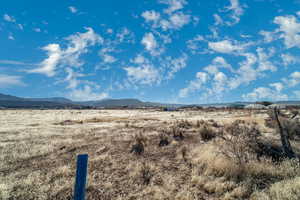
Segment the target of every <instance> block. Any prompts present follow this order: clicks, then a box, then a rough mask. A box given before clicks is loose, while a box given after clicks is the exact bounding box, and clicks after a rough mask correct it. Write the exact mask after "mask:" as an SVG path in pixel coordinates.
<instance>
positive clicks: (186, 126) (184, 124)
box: [175, 120, 193, 129]
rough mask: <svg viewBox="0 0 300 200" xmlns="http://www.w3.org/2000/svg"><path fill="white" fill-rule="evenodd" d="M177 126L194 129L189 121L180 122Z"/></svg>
mask: <svg viewBox="0 0 300 200" xmlns="http://www.w3.org/2000/svg"><path fill="white" fill-rule="evenodd" d="M175 126H177V127H178V128H183V129H189V128H191V127H193V124H192V123H191V122H190V121H188V120H180V121H177V122H176V125H175Z"/></svg>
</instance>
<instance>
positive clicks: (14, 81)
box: [0, 74, 25, 88]
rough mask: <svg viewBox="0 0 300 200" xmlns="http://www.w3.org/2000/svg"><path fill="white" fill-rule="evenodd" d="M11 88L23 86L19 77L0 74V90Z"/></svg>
mask: <svg viewBox="0 0 300 200" xmlns="http://www.w3.org/2000/svg"><path fill="white" fill-rule="evenodd" d="M13 86H25V83H24V82H23V81H22V77H21V76H13V75H6V74H0V88H9V87H13Z"/></svg>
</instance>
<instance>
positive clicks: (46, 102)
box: [0, 93, 182, 108]
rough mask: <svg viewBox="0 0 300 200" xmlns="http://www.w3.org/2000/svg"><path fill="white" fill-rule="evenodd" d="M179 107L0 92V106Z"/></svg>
mask: <svg viewBox="0 0 300 200" xmlns="http://www.w3.org/2000/svg"><path fill="white" fill-rule="evenodd" d="M161 106H171V107H179V106H182V105H181V104H163V103H154V102H143V101H140V100H138V99H103V100H99V101H72V100H70V99H67V98H63V97H52V98H22V97H16V96H11V95H6V94H1V93H0V108H1V107H2V108H116V107H130V108H137V107H161Z"/></svg>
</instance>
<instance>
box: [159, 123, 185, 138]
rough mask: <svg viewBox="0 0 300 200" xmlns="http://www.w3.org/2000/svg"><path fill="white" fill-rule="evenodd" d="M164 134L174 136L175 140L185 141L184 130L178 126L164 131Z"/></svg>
mask: <svg viewBox="0 0 300 200" xmlns="http://www.w3.org/2000/svg"><path fill="white" fill-rule="evenodd" d="M162 132H163V134H166V135H169V136H172V137H173V138H174V139H175V140H177V141H179V140H183V139H184V132H185V130H184V129H183V128H180V127H178V126H177V125H176V124H175V125H173V126H171V127H170V128H167V129H164V130H162Z"/></svg>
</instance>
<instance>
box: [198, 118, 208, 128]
mask: <svg viewBox="0 0 300 200" xmlns="http://www.w3.org/2000/svg"><path fill="white" fill-rule="evenodd" d="M203 124H206V122H205V121H204V120H203V119H201V120H197V121H196V124H195V126H196V128H200V127H201V126H202V125H203Z"/></svg>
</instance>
